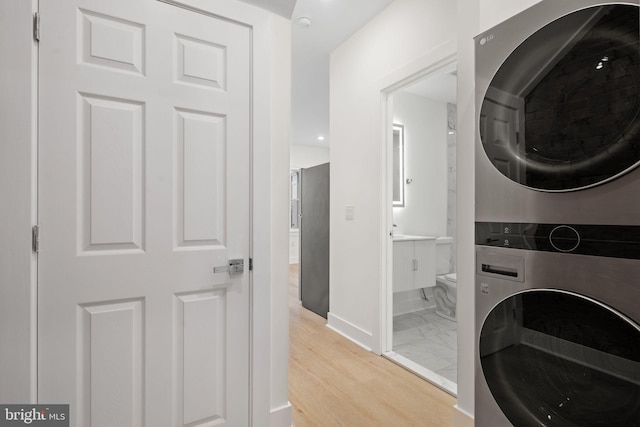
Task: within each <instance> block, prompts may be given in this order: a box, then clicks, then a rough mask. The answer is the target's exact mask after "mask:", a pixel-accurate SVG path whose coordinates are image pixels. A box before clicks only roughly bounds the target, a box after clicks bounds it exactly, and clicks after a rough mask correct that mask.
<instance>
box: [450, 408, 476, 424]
mask: <svg viewBox="0 0 640 427" xmlns="http://www.w3.org/2000/svg"><path fill="white" fill-rule="evenodd" d="M473 426H474V419H473V416H472V415H471V414H469V413H468V412H467V411H465V410H464V409H461V408H460V407H459V406H458V405H454V406H453V427H473Z"/></svg>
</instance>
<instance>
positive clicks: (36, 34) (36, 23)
mask: <svg viewBox="0 0 640 427" xmlns="http://www.w3.org/2000/svg"><path fill="white" fill-rule="evenodd" d="M33 40H34V41H36V42H39V41H40V13H39V12H36V13H34V14H33Z"/></svg>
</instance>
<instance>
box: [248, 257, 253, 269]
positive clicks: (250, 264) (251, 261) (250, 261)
mask: <svg viewBox="0 0 640 427" xmlns="http://www.w3.org/2000/svg"><path fill="white" fill-rule="evenodd" d="M249 271H253V258H249Z"/></svg>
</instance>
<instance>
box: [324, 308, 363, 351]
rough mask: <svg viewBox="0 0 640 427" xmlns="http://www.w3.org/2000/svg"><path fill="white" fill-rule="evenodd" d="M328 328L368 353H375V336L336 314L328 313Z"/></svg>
mask: <svg viewBox="0 0 640 427" xmlns="http://www.w3.org/2000/svg"><path fill="white" fill-rule="evenodd" d="M327 327H328V328H329V329H331V330H333V331H334V332H337V333H339V334H340V335H342V336H343V337H345V338H346V339H348V340H350V341H353V342H354V343H356V344H358V345H359V346H360V347H362V348H364V349H365V350H368V351H373V350H372V348H373V346H372V344H373V334H372V333H371V332H368V331H365V330H364V329H362V328H360V327H358V326H356V325H354V324H353V323H350V322H348V321H346V320H344V319H342V318H340V317H338V316H336V315H335V314H332V313H327Z"/></svg>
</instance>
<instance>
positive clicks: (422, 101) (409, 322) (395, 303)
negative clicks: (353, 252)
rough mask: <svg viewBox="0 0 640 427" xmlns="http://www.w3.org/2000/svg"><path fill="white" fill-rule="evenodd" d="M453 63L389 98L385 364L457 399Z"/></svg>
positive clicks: (454, 96) (408, 83)
mask: <svg viewBox="0 0 640 427" xmlns="http://www.w3.org/2000/svg"><path fill="white" fill-rule="evenodd" d="M456 84H457V76H456V63H455V60H454V59H452V60H450V61H448V62H445V63H444V64H441V65H440V66H439V67H436V69H434V70H431V71H429V72H425V73H423V75H422V76H421V77H419V78H414V79H411V80H410V81H407V82H405V83H404V84H401V85H398V87H397V88H394V89H393V90H392V91H390V92H389V93H387V101H386V112H387V114H386V123H385V124H386V126H387V127H388V129H389V132H387V135H388V137H387V140H388V144H389V147H388V149H387V153H389V157H390V159H389V162H388V165H389V166H388V168H387V170H388V174H387V178H388V185H389V186H390V187H391V189H390V191H389V192H388V193H389V198H390V199H391V200H389V201H388V202H389V203H388V208H390V209H391V214H390V217H391V218H392V223H393V226H392V232H391V233H390V234H391V236H390V237H391V239H390V246H391V248H390V250H388V251H387V253H388V254H389V256H390V257H391V258H392V261H390V262H388V263H387V265H389V266H391V272H390V273H389V274H388V280H387V284H388V288H389V289H388V292H386V295H387V297H388V298H389V299H390V300H391V301H388V302H387V307H388V308H387V316H386V322H387V324H386V329H387V331H388V332H387V346H386V350H387V351H386V352H385V353H384V356H385V357H387V358H389V359H391V360H393V361H394V362H396V363H398V364H400V365H402V366H404V367H405V368H407V369H409V370H411V371H413V372H414V373H416V374H417V375H419V376H421V377H423V378H424V379H426V380H428V381H430V382H432V383H433V384H435V385H436V386H438V387H440V388H442V389H444V390H446V391H447V392H449V393H451V394H453V395H456V394H457V323H456V259H455V254H456V235H457V230H456V229H457V226H456V118H457V117H456V116H457V114H456Z"/></svg>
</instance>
